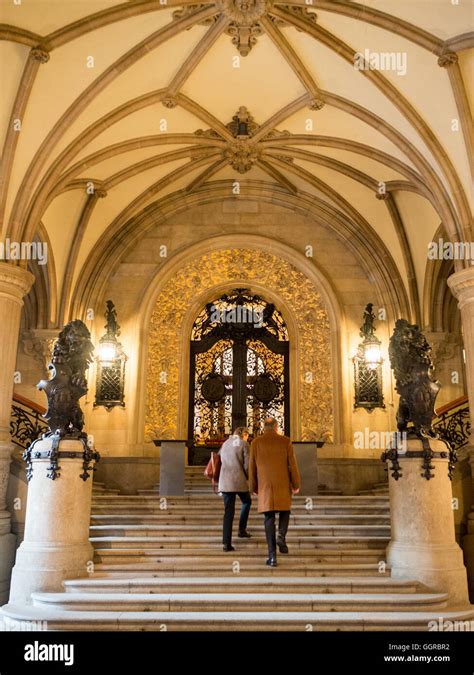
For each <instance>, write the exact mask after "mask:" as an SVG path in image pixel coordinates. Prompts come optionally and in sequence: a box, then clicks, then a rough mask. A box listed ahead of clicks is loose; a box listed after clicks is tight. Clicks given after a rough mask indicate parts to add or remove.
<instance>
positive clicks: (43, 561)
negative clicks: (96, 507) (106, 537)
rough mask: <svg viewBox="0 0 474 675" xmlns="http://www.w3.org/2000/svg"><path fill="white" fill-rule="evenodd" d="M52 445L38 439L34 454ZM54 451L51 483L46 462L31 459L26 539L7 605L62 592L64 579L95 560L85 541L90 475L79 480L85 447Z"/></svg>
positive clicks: (73, 444) (65, 445)
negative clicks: (54, 470)
mask: <svg viewBox="0 0 474 675" xmlns="http://www.w3.org/2000/svg"><path fill="white" fill-rule="evenodd" d="M51 443H52V442H51V439H46V440H42V441H39V442H37V443H36V444H35V446H34V451H35V452H37V451H39V452H42V453H44V452H46V451H48V450H49V449H51ZM58 449H59V453H60V456H59V467H60V468H59V474H60V475H59V476H58V477H56V478H55V479H54V480H52V479H51V478H48V477H47V473H48V467H49V466H50V465H51V460H50V459H47V458H41V459H33V460H32V467H33V474H32V478H31V480H30V482H29V486H28V503H27V507H26V523H25V537H24V540H23V542H22V544H21V546H20V547H19V549H18V551H17V557H16V564H15V567H14V568H13V571H12V579H11V590H10V602H14V603H22V604H23V603H30V602H31V593H33V592H36V591H45V592H59V591H63V590H64V589H63V581H64V580H65V579H72V578H77V577H86V576H87V575H88V571H89V567H90V563H91V562H92V560H93V558H94V551H93V548H92V545H91V544H90V542H89V526H90V515H91V498H92V476H89V478H88V479H87V480H83V479H82V478H81V474H83V473H84V467H83V458H82V453H83V450H84V447H83V445H82V443H81V442H80V441H76V440H62V441H61V442H60V444H59V448H58ZM69 454H70V456H67V455H69ZM74 455H75V456H74Z"/></svg>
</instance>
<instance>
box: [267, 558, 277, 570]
mask: <svg viewBox="0 0 474 675" xmlns="http://www.w3.org/2000/svg"><path fill="white" fill-rule="evenodd" d="M266 564H267V565H268V566H269V567H277V559H276V557H275V556H272V557H270V558H268V560H267V562H266Z"/></svg>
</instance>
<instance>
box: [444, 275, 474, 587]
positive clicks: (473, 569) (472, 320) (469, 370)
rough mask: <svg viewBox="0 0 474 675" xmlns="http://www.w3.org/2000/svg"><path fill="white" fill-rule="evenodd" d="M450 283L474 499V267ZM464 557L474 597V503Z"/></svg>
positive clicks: (456, 276) (469, 516) (465, 540)
mask: <svg viewBox="0 0 474 675" xmlns="http://www.w3.org/2000/svg"><path fill="white" fill-rule="evenodd" d="M448 286H449V287H450V289H451V291H452V293H453V294H454V296H455V297H456V298H457V300H458V302H459V309H460V312H461V321H462V328H463V340H464V350H465V355H466V388H467V395H468V398H469V412H470V416H471V435H470V439H469V441H468V444H467V448H466V450H467V454H468V457H469V463H470V466H471V479H472V492H471V494H472V499H473V502H474V267H469V268H466V269H464V270H461V271H459V272H455V273H454V274H452V275H451V276H450V277H449V278H448ZM463 549H464V559H465V561H466V566H467V569H468V576H469V587H470V591H471V598H472V599H473V600H474V503H473V505H472V507H471V512H470V514H469V515H468V522H467V534H466V535H465V537H464V538H463Z"/></svg>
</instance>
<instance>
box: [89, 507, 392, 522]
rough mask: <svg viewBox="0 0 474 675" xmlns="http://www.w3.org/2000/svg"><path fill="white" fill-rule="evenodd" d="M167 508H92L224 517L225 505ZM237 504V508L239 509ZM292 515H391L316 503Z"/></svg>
mask: <svg viewBox="0 0 474 675" xmlns="http://www.w3.org/2000/svg"><path fill="white" fill-rule="evenodd" d="M166 506H167V508H160V506H159V505H149V506H143V505H133V504H132V505H97V504H94V505H93V508H92V513H93V515H107V514H109V515H115V514H117V515H130V516H131V515H147V514H150V515H167V516H168V515H170V516H175V515H176V516H188V515H190V514H191V513H192V514H194V515H196V516H213V517H222V513H223V505H222V504H217V505H215V506H214V507H212V508H208V507H194V506H193V505H172V504H171V505H170V504H167V505H166ZM238 508H239V507H238V504H237V509H238ZM291 513H292V516H291V517H299V516H306V515H312V514H314V515H317V516H319V515H320V514H321V515H364V514H367V515H385V516H387V517H389V516H390V511H389V508H388V506H319V505H315V506H314V508H312V509H306V508H303V507H293V508H292V510H291ZM256 516H258V517H259V518H260V519H261V518H263V516H262V514H258V513H257V512H256V511H255V509H252V510H251V511H250V517H256Z"/></svg>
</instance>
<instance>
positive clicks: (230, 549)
mask: <svg viewBox="0 0 474 675" xmlns="http://www.w3.org/2000/svg"><path fill="white" fill-rule="evenodd" d="M222 550H223V551H225V552H226V553H228V552H229V551H235V548H234V547H233V546H229V545H228V544H224V547H223V549H222Z"/></svg>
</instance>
